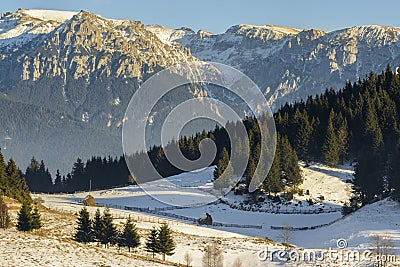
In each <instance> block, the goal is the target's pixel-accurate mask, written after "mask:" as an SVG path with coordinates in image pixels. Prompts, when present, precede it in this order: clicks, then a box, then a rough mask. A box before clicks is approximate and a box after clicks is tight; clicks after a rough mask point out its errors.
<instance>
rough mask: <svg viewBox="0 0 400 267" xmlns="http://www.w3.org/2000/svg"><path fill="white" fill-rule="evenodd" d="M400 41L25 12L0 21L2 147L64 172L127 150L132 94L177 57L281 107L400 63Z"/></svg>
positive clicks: (371, 28) (347, 33)
mask: <svg viewBox="0 0 400 267" xmlns="http://www.w3.org/2000/svg"><path fill="white" fill-rule="evenodd" d="M399 38H400V28H396V27H389V26H378V25H367V26H355V27H351V28H347V29H341V30H337V31H333V32H324V31H321V30H316V29H306V30H298V29H292V28H287V27H281V26H274V25H263V26H254V25H246V24H241V25H235V26H232V27H230V28H229V29H227V30H226V32H224V33H221V34H213V33H210V32H208V31H205V30H199V31H197V32H195V31H193V30H192V29H190V28H187V27H182V28H180V29H168V28H165V27H163V26H160V25H144V24H143V23H141V22H140V21H133V20H115V19H106V18H103V17H101V16H99V15H96V14H93V13H90V12H88V11H84V10H83V11H81V12H64V11H53V10H27V9H19V10H18V11H16V12H13V13H6V14H3V15H2V18H1V19H0V102H1V105H0V141H2V146H3V153H4V154H5V155H6V156H13V157H14V158H15V159H16V161H17V163H18V164H19V165H20V166H26V165H27V164H28V162H29V160H30V158H31V157H32V156H35V157H37V158H39V159H44V160H45V162H46V163H47V166H48V167H49V168H50V170H51V171H52V172H54V171H55V169H57V168H58V169H60V170H61V171H62V172H64V173H65V172H66V171H70V168H71V166H72V163H73V162H74V161H75V160H76V158H77V157H78V156H79V157H81V158H83V159H86V158H89V157H90V156H92V155H103V156H106V155H120V154H122V148H121V138H120V135H121V127H122V124H123V121H124V119H125V117H124V116H125V109H126V107H127V105H128V103H129V100H130V98H131V97H132V95H133V93H134V92H135V90H136V89H137V88H138V87H139V86H140V85H141V84H142V83H143V82H144V81H146V80H147V79H148V78H149V77H151V76H152V75H154V74H155V73H157V72H158V71H160V70H162V69H165V68H167V67H169V66H172V65H175V64H177V63H181V62H193V61H198V60H201V61H212V62H220V63H224V64H227V65H230V66H232V67H235V68H237V69H239V70H240V71H242V72H243V73H244V74H246V75H248V76H249V77H250V78H251V79H252V80H253V81H254V82H255V83H256V84H257V85H258V86H259V87H260V89H261V90H262V92H263V93H264V94H265V96H266V98H267V99H268V101H269V103H270V105H271V107H272V109H273V110H276V109H277V108H279V107H280V106H281V105H282V104H284V103H285V102H287V101H288V102H294V101H299V100H302V99H306V98H307V97H308V96H309V95H315V94H318V93H321V92H323V91H325V90H326V88H329V87H332V88H334V89H335V90H339V89H340V88H342V87H343V86H344V85H345V83H346V82H347V81H349V80H351V81H353V82H354V81H357V80H358V79H360V78H364V77H365V75H367V74H368V73H369V72H370V71H375V72H380V71H381V70H383V69H385V68H386V66H387V65H388V64H390V65H392V67H393V69H396V67H398V66H399V65H400V41H399ZM202 90H206V89H204V88H201V89H200V90H194V89H190V88H189V89H188V90H186V91H185V92H186V95H185V98H190V97H198V96H199V95H200V96H201V95H204V92H202ZM174 101H175V102H179V101H180V99H174ZM4 147H5V148H6V149H5V150H4Z"/></svg>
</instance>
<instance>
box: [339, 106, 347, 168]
mask: <svg viewBox="0 0 400 267" xmlns="http://www.w3.org/2000/svg"><path fill="white" fill-rule="evenodd" d="M337 120H338V122H337V123H338V130H337V141H338V150H339V158H340V159H341V164H343V163H344V157H345V156H346V154H347V150H348V137H349V134H348V126H347V119H346V118H344V117H343V115H342V113H341V112H340V113H339V116H338V119H337Z"/></svg>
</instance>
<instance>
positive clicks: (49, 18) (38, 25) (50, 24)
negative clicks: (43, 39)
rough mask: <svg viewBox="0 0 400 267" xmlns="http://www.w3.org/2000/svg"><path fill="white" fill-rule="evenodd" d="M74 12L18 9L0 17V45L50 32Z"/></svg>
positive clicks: (18, 43)
mask: <svg viewBox="0 0 400 267" xmlns="http://www.w3.org/2000/svg"><path fill="white" fill-rule="evenodd" d="M75 14H76V12H68V11H54V10H36V9H19V10H18V11H17V12H15V13H8V14H6V15H5V16H4V17H2V18H1V19H0V47H4V46H15V45H23V44H25V43H27V42H29V41H30V40H32V39H34V38H36V37H38V36H40V35H43V34H47V33H50V32H51V31H53V30H54V29H55V28H56V27H58V26H59V25H60V24H61V23H63V22H65V21H67V20H69V19H71V18H72V17H73V16H74V15H75Z"/></svg>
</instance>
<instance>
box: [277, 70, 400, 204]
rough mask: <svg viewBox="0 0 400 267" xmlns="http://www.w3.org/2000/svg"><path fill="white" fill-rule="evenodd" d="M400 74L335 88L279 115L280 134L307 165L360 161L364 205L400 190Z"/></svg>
mask: <svg viewBox="0 0 400 267" xmlns="http://www.w3.org/2000/svg"><path fill="white" fill-rule="evenodd" d="M399 112H400V74H399V73H398V72H397V73H395V72H393V71H392V69H391V67H390V66H388V67H387V68H386V70H385V71H382V72H381V73H380V74H379V75H377V74H375V73H373V72H371V73H370V74H369V75H368V76H366V77H365V78H364V79H363V80H361V79H360V80H358V81H357V82H354V83H350V82H348V83H347V84H346V86H345V87H344V88H343V89H341V90H339V91H338V92H335V91H334V90H333V89H332V88H331V89H328V90H326V91H325V93H323V94H320V95H317V96H315V97H309V98H308V99H307V100H306V101H305V102H304V101H300V102H298V103H295V104H288V103H286V104H285V105H284V106H283V107H282V108H281V109H279V110H278V111H277V112H276V114H275V121H276V125H277V130H278V132H279V133H280V134H282V135H286V136H288V138H289V141H290V143H291V145H292V146H293V147H294V149H295V150H296V151H297V153H298V156H299V158H300V159H301V160H304V161H306V162H307V161H310V160H314V161H320V162H321V161H322V162H324V163H326V164H327V165H330V166H336V165H337V164H339V163H343V162H344V161H345V160H346V159H347V160H354V161H356V162H357V165H356V172H355V185H356V187H357V190H358V192H359V198H360V200H361V201H362V202H366V201H369V200H370V199H372V198H374V197H375V196H377V195H381V194H382V193H383V192H390V191H392V190H395V191H396V192H397V194H399V192H400V178H399V177H400V175H399V174H400V131H399V122H400V121H399Z"/></svg>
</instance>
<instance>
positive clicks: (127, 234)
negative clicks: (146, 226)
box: [119, 216, 140, 252]
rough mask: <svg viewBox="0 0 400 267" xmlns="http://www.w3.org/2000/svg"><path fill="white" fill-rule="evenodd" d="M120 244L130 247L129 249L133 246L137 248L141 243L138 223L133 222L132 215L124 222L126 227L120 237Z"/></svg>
mask: <svg viewBox="0 0 400 267" xmlns="http://www.w3.org/2000/svg"><path fill="white" fill-rule="evenodd" d="M119 244H120V245H121V246H123V247H128V251H129V252H130V251H131V248H136V247H138V246H139V245H140V236H139V233H138V230H137V228H136V225H135V224H133V222H132V220H131V217H130V216H129V217H128V219H127V220H126V222H125V224H124V229H123V230H122V232H121V234H120V237H119Z"/></svg>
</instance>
